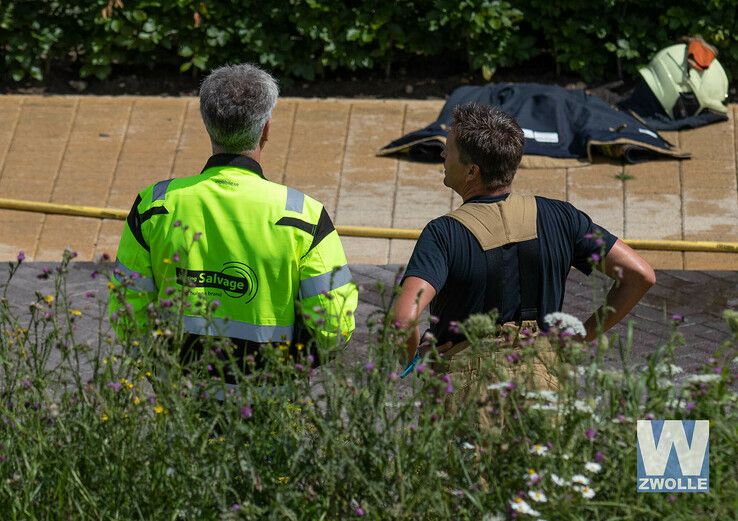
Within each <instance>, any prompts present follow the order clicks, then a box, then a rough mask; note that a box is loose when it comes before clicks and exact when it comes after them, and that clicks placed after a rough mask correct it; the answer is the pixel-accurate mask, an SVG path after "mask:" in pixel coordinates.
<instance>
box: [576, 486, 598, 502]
mask: <svg viewBox="0 0 738 521" xmlns="http://www.w3.org/2000/svg"><path fill="white" fill-rule="evenodd" d="M579 492H580V493H581V494H582V497H583V498H584V499H592V498H593V497H594V496H595V491H594V490H593V489H591V488H590V487H588V486H587V485H585V486H583V487H579Z"/></svg>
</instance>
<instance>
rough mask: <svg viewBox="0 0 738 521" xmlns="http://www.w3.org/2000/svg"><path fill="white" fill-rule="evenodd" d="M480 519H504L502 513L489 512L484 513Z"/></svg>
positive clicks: (484, 520)
mask: <svg viewBox="0 0 738 521" xmlns="http://www.w3.org/2000/svg"><path fill="white" fill-rule="evenodd" d="M482 521H505V518H504V517H503V516H502V514H491V513H489V512H488V513H486V514H484V516H483V517H482Z"/></svg>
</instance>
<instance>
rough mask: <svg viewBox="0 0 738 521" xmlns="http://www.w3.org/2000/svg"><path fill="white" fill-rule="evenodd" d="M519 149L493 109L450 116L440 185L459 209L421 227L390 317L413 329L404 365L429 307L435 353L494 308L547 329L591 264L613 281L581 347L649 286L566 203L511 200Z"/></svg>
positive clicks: (635, 262) (621, 251)
mask: <svg viewBox="0 0 738 521" xmlns="http://www.w3.org/2000/svg"><path fill="white" fill-rule="evenodd" d="M523 143H524V135H523V131H522V130H521V128H520V126H519V125H518V124H517V123H516V122H515V120H514V119H513V118H512V117H510V116H508V115H507V114H505V113H503V112H500V111H499V110H497V109H495V108H493V107H490V106H487V105H474V104H472V105H465V106H460V107H457V108H456V110H455V111H454V121H453V124H452V127H451V130H450V132H449V134H448V138H447V140H446V149H445V151H444V153H443V157H444V169H445V177H444V180H443V183H444V185H446V186H448V187H449V188H451V189H452V190H454V191H455V192H456V193H458V194H459V195H460V196H461V198H462V199H463V201H464V203H463V205H462V207H461V208H460V209H459V210H456V211H454V212H452V213H451V214H449V215H445V216H443V217H439V218H437V219H434V220H432V221H431V222H429V223H428V225H427V226H426V227H425V228H424V229H423V232H422V233H421V235H420V238H419V240H418V242H417V244H416V246H415V250H414V251H413V254H412V257H411V258H410V261H409V263H408V266H407V270H406V272H405V276H404V278H403V281H402V291H401V293H400V296H399V297H398V299H397V302H396V304H395V307H394V311H393V312H394V316H395V319H396V320H397V321H399V323H400V324H401V325H402V326H403V327H405V328H407V329H409V331H410V336H409V339H408V343H407V348H408V352H407V355H408V358H412V355H413V354H414V353H415V350H416V348H417V347H418V344H419V342H420V331H419V329H418V326H417V323H418V317H419V316H420V314H421V313H422V312H423V310H424V309H425V308H426V307H427V306H428V304H430V306H431V309H430V312H431V314H432V315H433V316H434V317H436V318H435V320H436V321H435V324H433V325H432V326H431V332H432V333H433V335H434V336H435V337H436V339H437V341H438V345H439V346H440V345H443V344H447V346H450V345H453V344H456V343H458V342H460V341H461V340H463V337H462V336H461V335H460V334H459V333H458V330H457V329H456V328H455V327H454V322H461V321H463V320H465V319H466V318H467V317H469V315H471V314H474V313H484V312H488V311H491V310H492V309H497V310H498V321H499V322H500V323H506V322H517V323H521V321H522V320H535V321H536V322H538V324H539V325H540V326H541V327H545V325H544V324H543V317H544V316H545V315H547V314H549V313H552V312H556V311H561V307H562V304H563V301H564V289H565V284H566V277H567V275H568V274H569V270H570V268H571V266H574V267H576V268H577V269H579V270H580V271H583V272H584V273H587V274H589V273H590V272H591V271H592V268H591V266H592V265H593V264H594V265H596V266H597V267H598V269H600V270H601V271H603V272H604V273H606V274H607V275H608V276H609V277H610V278H612V279H615V281H616V282H615V284H613V286H612V288H611V290H610V292H609V294H608V298H607V305H608V306H609V307H611V308H613V310H611V311H609V312H607V313H606V312H605V310H604V309H603V308H600V309H599V310H597V311H596V312H595V314H593V315H592V316H591V317H589V319H588V320H587V321H586V322H585V323H584V327H585V330H586V334H584V335H582V339H583V340H585V341H588V340H592V339H593V338H595V336H596V332H597V331H596V330H597V316H599V317H602V320H603V329H604V330H605V331H606V330H608V329H609V328H611V327H612V326H614V325H615V324H617V323H618V322H619V321H620V320H621V319H622V318H623V317H625V316H626V315H627V314H628V312H629V311H630V310H631V309H632V308H633V306H634V305H635V304H636V303H637V302H638V301H639V300H640V299H641V297H642V296H643V295H644V294H645V293H646V291H647V290H648V288H650V287H651V286H652V285H653V284H654V283H655V274H654V271H653V269H652V268H651V266H649V264H648V263H647V262H646V261H645V260H644V259H643V258H642V257H641V256H640V255H638V254H637V253H636V252H635V251H633V249H631V248H630V247H629V246H627V245H626V244H625V243H624V242H622V241H621V240H619V239H618V238H616V237H615V236H614V235H612V234H611V233H609V232H608V231H607V230H605V229H604V228H602V227H600V226H597V225H596V224H594V223H593V222H592V220H591V219H590V218H589V217H588V216H587V215H586V214H585V213H583V212H581V211H580V210H578V209H576V208H575V207H574V206H572V205H571V204H570V203H567V202H564V201H557V200H553V199H547V198H544V197H535V198H523V197H520V196H517V195H514V194H513V195H511V193H510V187H511V184H512V181H513V177H514V176H515V173H516V171H517V168H518V165H519V164H520V160H521V158H522V154H523ZM488 211H489V212H488ZM485 212H487V213H485ZM490 212H491V213H490ZM523 221H525V222H523ZM503 235H504V236H506V237H500V236H503Z"/></svg>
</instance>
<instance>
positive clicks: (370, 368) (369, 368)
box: [364, 361, 375, 373]
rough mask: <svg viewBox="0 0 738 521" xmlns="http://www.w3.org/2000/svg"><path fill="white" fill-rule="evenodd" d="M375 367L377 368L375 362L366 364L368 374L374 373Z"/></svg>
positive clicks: (365, 368)
mask: <svg viewBox="0 0 738 521" xmlns="http://www.w3.org/2000/svg"><path fill="white" fill-rule="evenodd" d="M374 367H375V365H374V362H372V361H369V362H367V363H366V365H364V370H365V371H366V372H367V373H371V372H372V371H374Z"/></svg>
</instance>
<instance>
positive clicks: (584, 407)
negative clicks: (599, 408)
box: [574, 400, 594, 414]
mask: <svg viewBox="0 0 738 521" xmlns="http://www.w3.org/2000/svg"><path fill="white" fill-rule="evenodd" d="M574 408H575V409H576V410H577V411H579V412H584V413H589V414H592V413H593V412H594V409H592V407H591V406H590V405H589V404H588V403H587V402H585V401H584V400H574Z"/></svg>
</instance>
